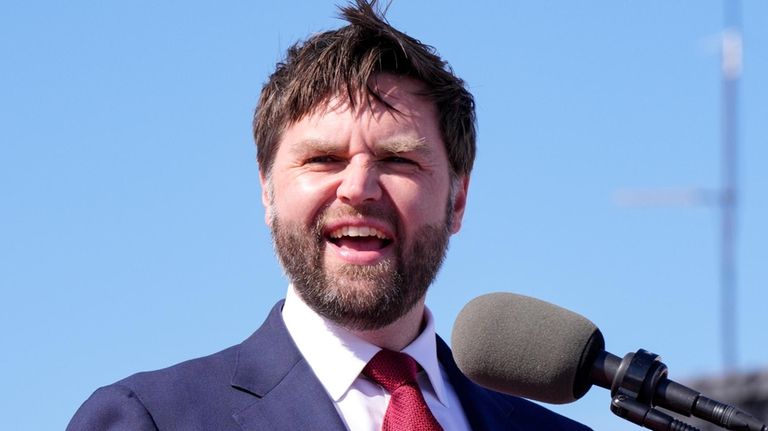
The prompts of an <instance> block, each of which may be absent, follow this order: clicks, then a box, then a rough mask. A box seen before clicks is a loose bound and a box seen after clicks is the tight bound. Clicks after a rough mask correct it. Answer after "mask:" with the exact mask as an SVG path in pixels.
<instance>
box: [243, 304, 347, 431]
mask: <svg viewBox="0 0 768 431" xmlns="http://www.w3.org/2000/svg"><path fill="white" fill-rule="evenodd" d="M282 307H283V301H280V302H279V303H278V304H277V305H275V307H274V308H273V309H272V311H271V312H270V314H269V317H267V320H266V321H265V322H264V324H263V325H262V326H261V327H260V328H259V329H258V330H257V331H256V332H255V333H254V334H253V335H251V336H250V337H249V338H248V339H247V340H245V341H244V342H243V343H242V344H241V345H240V351H239V352H238V358H237V363H236V365H235V373H234V375H233V377H232V386H234V387H235V388H237V389H239V390H243V391H246V392H250V393H251V394H253V395H255V396H256V397H257V398H256V401H255V402H254V403H253V404H251V405H250V406H249V407H247V408H245V409H243V410H241V411H238V412H236V413H234V414H233V417H234V418H235V420H236V421H237V423H239V424H240V426H241V427H242V428H243V430H246V431H252V430H254V431H255V430H265V429H269V430H297V429H323V430H345V429H346V426H345V425H344V422H343V421H342V420H341V417H340V416H339V414H338V413H337V412H336V407H335V406H334V405H333V402H332V401H331V399H330V398H329V397H328V394H327V392H326V391H325V388H323V386H322V384H321V383H320V381H319V380H318V379H317V377H316V376H315V374H314V372H312V369H311V368H310V367H309V365H308V364H307V362H306V361H305V360H304V358H303V357H302V356H301V353H299V350H298V349H297V348H296V345H295V344H294V343H293V340H292V339H291V337H290V335H289V333H288V330H287V329H286V327H285V323H284V322H283V318H282V316H281V310H282Z"/></svg>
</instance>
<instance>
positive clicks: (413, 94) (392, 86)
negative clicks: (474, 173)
mask: <svg viewBox="0 0 768 431" xmlns="http://www.w3.org/2000/svg"><path fill="white" fill-rule="evenodd" d="M369 88H370V90H371V91H372V92H374V93H375V94H376V96H378V97H376V96H374V95H372V94H369V93H368V92H360V93H358V94H355V95H349V94H347V93H344V92H339V93H336V94H335V95H333V96H332V97H330V98H328V99H326V100H324V101H322V102H320V103H319V104H318V105H317V106H315V107H314V108H313V109H312V110H311V111H310V112H309V113H307V114H306V115H304V116H303V117H301V118H299V119H298V120H297V121H294V122H292V123H290V124H288V125H287V127H286V129H285V130H284V133H283V136H282V137H281V139H280V141H281V144H283V143H286V142H292V141H294V139H292V138H296V135H297V134H310V135H311V134H317V135H321V134H323V133H332V134H338V135H341V134H342V133H344V132H347V131H349V130H348V129H354V128H357V129H361V130H364V131H365V132H368V133H370V134H371V135H377V134H387V135H396V134H411V135H413V134H417V135H420V136H418V137H417V138H420V139H421V138H424V139H428V140H429V141H432V143H434V144H437V143H439V144H441V146H442V138H441V134H440V130H439V127H438V116H437V108H436V106H435V103H434V102H433V101H432V100H431V99H430V98H429V97H427V96H426V95H425V90H426V88H425V86H424V84H422V83H421V82H419V81H417V80H415V79H412V78H408V77H402V76H395V75H390V74H379V75H376V76H374V77H373V78H371V80H370V81H369ZM421 135H423V136H421ZM372 137H374V136H372ZM318 138H319V136H318ZM281 146H282V145H281Z"/></svg>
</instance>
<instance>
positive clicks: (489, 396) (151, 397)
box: [67, 302, 589, 431]
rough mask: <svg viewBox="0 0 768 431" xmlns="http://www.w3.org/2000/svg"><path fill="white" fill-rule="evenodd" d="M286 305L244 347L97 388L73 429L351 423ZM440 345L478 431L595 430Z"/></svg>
mask: <svg viewBox="0 0 768 431" xmlns="http://www.w3.org/2000/svg"><path fill="white" fill-rule="evenodd" d="M281 309H282V302H280V303H278V304H277V305H275V307H274V308H273V309H272V311H271V313H270V314H269V317H268V318H267V320H266V321H265V322H264V324H263V325H262V326H261V327H260V328H259V329H258V330H257V331H256V332H255V333H254V334H253V335H251V336H250V337H249V338H248V339H247V340H245V341H244V342H243V343H241V344H239V345H237V346H233V347H230V348H228V349H226V350H223V351H221V352H218V353H215V354H213V355H210V356H206V357H203V358H198V359H193V360H190V361H187V362H182V363H180V364H178V365H174V366H172V367H170V368H165V369H162V370H158V371H151V372H144V373H138V374H135V375H133V376H131V377H128V378H126V379H124V380H121V381H119V382H117V383H114V384H112V385H109V386H105V387H103V388H100V389H98V390H97V391H96V392H94V394H93V395H92V396H91V397H90V398H89V399H88V400H87V401H86V402H85V403H83V405H82V406H81V407H80V409H79V410H78V411H77V413H75V416H74V417H73V418H72V421H71V422H70V423H69V426H68V427H67V430H68V431H85V430H94V431H95V430H99V431H101V430H114V431H117V430H126V431H127V430H131V431H135V430H163V431H166V430H185V431H189V430H206V431H210V430H217V431H219V430H237V431H255V430H270V431H274V430H344V429H346V428H345V425H344V422H343V421H342V419H341V417H339V415H338V413H337V412H336V408H335V407H334V405H333V402H332V400H331V399H330V398H329V397H328V395H327V393H326V392H325V389H324V388H323V386H322V385H321V384H320V381H319V380H318V379H317V377H316V376H315V374H314V373H313V372H312V370H311V369H310V367H309V365H308V364H307V362H306V361H305V360H304V357H302V356H301V354H300V353H299V351H298V349H297V348H296V346H295V345H294V343H293V340H292V339H291V337H290V335H289V334H288V330H287V329H286V327H285V324H284V323H283V319H282V315H281ZM437 349H438V351H437V354H438V358H439V360H440V363H441V364H442V366H443V367H444V369H445V370H446V372H447V374H448V376H449V378H450V382H451V385H453V388H454V390H455V391H456V393H457V394H458V396H459V399H460V400H461V404H462V407H463V408H464V413H465V414H466V416H467V419H468V420H469V423H470V424H471V426H472V429H473V430H514V431H524V430H548V431H549V430H569V431H571V430H573V431H587V430H589V428H587V427H585V426H583V425H581V424H578V423H576V422H574V421H572V420H570V419H567V418H565V417H563V416H560V415H558V414H556V413H553V412H551V411H549V410H547V409H545V408H543V407H541V406H539V405H537V404H534V403H532V402H530V401H527V400H524V399H521V398H517V397H512V396H508V395H503V394H500V393H497V392H493V391H489V390H487V389H484V388H481V387H480V386H477V385H475V384H474V383H472V382H471V381H469V380H468V379H467V378H466V377H465V376H464V375H463V374H462V373H461V372H460V371H459V369H458V368H457V367H456V364H455V362H454V361H453V357H452V355H451V351H450V349H449V348H448V346H447V345H446V344H445V343H444V342H443V341H442V340H440V339H439V338H438V346H437Z"/></svg>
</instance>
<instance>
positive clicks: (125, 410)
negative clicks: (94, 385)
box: [67, 346, 238, 431]
mask: <svg viewBox="0 0 768 431" xmlns="http://www.w3.org/2000/svg"><path fill="white" fill-rule="evenodd" d="M236 358H237V346H234V347H230V348H228V349H226V350H223V351H221V352H218V353H215V354H213V355H209V356H205V357H202V358H197V359H192V360H189V361H185V362H181V363H179V364H176V365H173V366H171V367H168V368H164V369H160V370H156V371H147V372H141V373H137V374H134V375H132V376H130V377H127V378H125V379H123V380H120V381H118V382H116V383H113V384H111V385H108V386H104V387H102V388H99V389H97V390H96V391H95V392H94V393H93V395H91V397H90V398H88V399H87V400H86V401H85V402H84V403H83V405H82V406H81V407H80V408H79V409H78V411H77V412H76V413H75V415H74V417H73V418H72V420H71V422H70V424H69V426H68V427H67V430H68V431H76V430H77V431H79V430H102V429H109V430H123V429H125V430H129V429H130V430H156V429H162V428H164V427H163V424H165V423H176V424H178V423H183V422H186V421H189V423H200V417H203V416H206V415H209V414H210V413H212V411H214V410H220V409H222V408H224V409H227V408H229V407H233V406H236V405H237V404H238V403H237V399H236V398H237V393H236V391H232V390H231V387H230V381H231V378H232V368H233V366H234V363H235V361H236ZM215 416H221V415H215ZM226 416H230V415H229V414H228V415H226ZM208 417H214V415H210V416H208ZM211 425H212V426H214V425H216V424H211ZM190 429H192V428H190ZM211 429H214V428H211Z"/></svg>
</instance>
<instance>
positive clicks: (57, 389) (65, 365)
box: [0, 0, 768, 430]
mask: <svg viewBox="0 0 768 431" xmlns="http://www.w3.org/2000/svg"><path fill="white" fill-rule="evenodd" d="M336 15H337V13H336V8H335V6H334V3H333V2H332V1H316V0H312V1H310V0H296V1H292V2H257V1H250V2H249V1H233V2H226V3H223V2H218V3H217V4H214V2H207V3H206V2H196V1H188V2H181V1H166V2H149V1H131V2H94V1H91V2H88V1H72V2H63V1H39V2H35V1H27V2H22V1H18V0H16V1H14V0H11V1H7V2H4V4H3V12H2V13H1V14H0V53H2V55H0V63H1V67H0V196H2V199H0V221H1V223H0V289H1V292H2V298H3V300H2V301H1V302H0V325H2V328H3V329H2V331H0V343H2V346H3V354H2V355H0V370H1V371H0V385H2V387H3V388H4V391H3V394H2V395H0V428H2V429H14V430H39V429H62V428H63V427H64V426H65V424H66V423H67V421H68V419H69V417H70V416H71V415H72V414H73V412H74V411H75V409H76V408H77V407H78V406H79V404H80V403H81V402H82V401H83V400H84V399H85V398H87V396H88V395H89V394H90V393H91V392H92V391H93V390H94V389H95V388H97V387H98V386H101V385H104V384H108V383H110V382H113V381H115V380H117V379H120V378H122V377H124V376H127V375H129V374H132V373H134V372H136V371H140V370H147V369H156V368H160V367H164V366H167V365H170V364H173V363H176V362H179V361H181V360H184V359H188V358H191V357H195V356H200V355H204V354H208V353H211V352H214V351H217V350H220V349H222V348H225V347H227V346H229V345H232V344H235V343H238V342H240V341H241V340H242V339H244V338H245V337H247V336H248V335H249V334H250V333H251V331H253V330H254V329H255V328H256V327H257V326H258V325H259V324H260V323H261V321H262V319H263V318H264V316H265V315H266V313H267V311H268V310H269V309H270V308H271V306H272V305H273V303H274V302H275V301H277V300H278V299H279V298H281V297H282V296H283V294H284V292H285V288H286V283H287V282H286V281H285V279H284V278H283V276H282V274H281V271H280V268H279V266H278V265H277V263H276V261H275V259H274V256H273V252H272V248H271V243H270V240H269V234H268V231H267V228H266V227H265V226H264V223H263V210H262V208H261V203H260V199H259V193H260V190H259V187H258V174H257V168H256V164H255V148H254V145H253V143H252V141H251V137H250V121H251V116H252V110H253V107H254V106H255V104H256V101H257V99H258V94H259V91H260V87H261V85H262V83H263V82H264V81H265V79H266V77H267V76H268V74H269V73H270V71H271V70H272V69H273V68H274V64H275V62H276V61H278V60H280V59H281V57H282V55H283V52H284V51H285V49H286V48H287V47H288V46H289V45H290V44H292V43H293V42H295V41H296V40H298V39H300V38H303V37H305V36H306V35H307V34H310V33H313V32H317V31H321V30H326V29H330V28H335V27H337V26H339V25H340V21H339V20H338V19H336V18H335V17H336ZM743 16H744V19H743V26H744V71H743V76H742V81H741V91H740V104H739V112H740V130H739V133H740V138H741V140H740V145H741V149H740V156H739V161H740V169H741V174H740V182H741V192H742V194H741V201H740V207H739V223H740V225H739V236H738V253H737V254H738V259H739V260H738V262H739V265H738V280H739V290H738V295H737V300H738V310H739V315H738V346H739V349H738V357H739V366H740V368H741V369H745V370H750V369H755V368H759V367H765V366H768V342H766V341H768V340H767V338H766V334H765V331H766V325H765V308H766V305H767V304H768V289H766V286H765V284H766V280H768V265H766V256H768V225H767V224H766V222H765V220H768V193H766V192H765V189H766V187H767V186H768V170H767V169H766V167H765V165H766V161H768V146H767V145H766V140H767V138H766V137H767V136H768V121H766V118H768V106H767V104H766V102H765V101H766V100H768V78H766V77H768V3H766V2H762V1H757V0H750V1H744V2H743ZM388 17H389V19H390V21H391V22H392V23H393V24H394V25H395V26H397V27H399V28H400V29H402V30H403V31H405V32H407V33H409V34H410V35H412V36H414V37H416V38H418V39H420V40H422V41H424V42H426V43H428V44H431V45H434V46H435V47H436V48H437V50H438V51H439V53H440V54H441V55H442V56H443V57H444V58H445V59H447V60H448V61H449V62H450V63H451V65H452V66H453V68H454V69H455V71H456V72H457V74H459V75H460V76H462V77H463V78H464V79H465V80H466V81H467V83H468V86H469V88H470V90H471V91H472V92H473V93H474V94H475V97H476V102H477V111H478V117H479V143H478V146H479V154H478V159H477V163H476V165H475V171H474V174H473V177H472V182H471V186H470V195H469V206H468V210H467V213H466V216H465V222H464V226H463V229H462V231H461V232H460V233H459V235H457V236H455V237H454V238H453V240H452V242H451V249H450V252H449V257H448V260H447V262H446V264H445V266H444V268H443V270H442V272H441V273H440V276H439V278H438V280H437V282H436V283H435V284H434V285H433V286H432V288H431V291H430V294H429V299H428V303H429V305H430V307H431V308H432V310H433V311H434V313H435V315H436V318H437V321H438V325H437V327H438V330H439V332H440V333H441V334H443V335H444V336H445V337H446V338H449V337H450V331H451V326H452V323H453V319H454V318H455V316H456V314H457V313H458V312H459V310H460V309H461V307H462V306H463V305H464V304H465V303H466V302H467V301H469V300H470V299H471V298H474V297H476V296H478V295H481V294H483V293H486V292H491V291H512V292H517V293H522V294H526V295H531V296H535V297H538V298H542V299H545V300H548V301H551V302H554V303H557V304H559V305H561V306H563V307H566V308H569V309H571V310H574V311H576V312H578V313H581V314H583V315H585V316H587V317H588V318H590V319H591V320H593V321H594V322H595V323H596V324H597V325H598V326H599V327H601V328H602V330H603V333H604V334H605V337H606V340H607V347H608V350H610V351H612V352H614V353H616V354H620V355H623V354H624V353H627V352H629V351H634V350H636V349H638V348H641V347H642V348H645V349H648V350H651V351H653V352H656V353H659V354H661V355H662V356H663V358H664V360H665V363H666V364H667V365H668V366H669V368H670V372H671V374H670V375H671V377H672V378H675V379H685V378H688V377H692V376H699V375H702V374H707V373H716V372H719V371H720V370H721V366H722V364H721V359H720V356H721V355H720V334H719V303H718V297H719V285H718V226H719V224H718V223H719V217H718V213H717V211H716V210H715V209H714V208H712V207H695V206H694V207H691V206H687V207H686V206H662V207H628V206H625V205H619V204H618V203H617V200H616V198H615V197H616V195H617V194H620V193H621V192H622V191H623V190H628V189H636V188H650V189H657V188H662V189H664V188H697V189H698V188H702V189H710V190H712V189H716V188H717V187H718V186H719V181H720V137H719V136H720V66H719V64H720V57H719V51H718V46H719V45H718V40H719V39H718V38H719V34H720V32H721V30H722V23H723V13H722V2H719V1H709V0H707V1H693V0H687V1H678V2H667V1H661V0H652V1H643V2H640V1H608V0H601V1H592V2H564V1H563V2H552V1H545V2H519V1H500V0H499V1H490V0H489V1H478V2H471V3H470V2H466V1H457V0H446V1H442V2H439V3H438V2H430V1H413V0H409V1H404V0H400V1H395V2H394V4H393V5H392V6H391V8H390V11H389V15H388ZM608 405H609V396H608V393H607V391H605V390H602V389H599V388H596V389H593V390H592V391H591V392H590V393H589V394H588V395H587V396H586V397H585V398H584V399H583V400H580V401H578V402H576V403H574V404H571V405H568V406H564V407H558V409H559V411H562V412H564V413H566V414H567V415H569V416H571V417H574V418H576V419H579V420H581V421H583V422H585V423H587V424H589V425H591V426H592V427H593V428H595V429H596V430H608V429H611V430H624V429H626V430H630V429H636V427H635V426H634V425H630V424H628V423H624V422H623V421H622V420H620V419H618V418H615V417H614V416H613V415H612V413H610V411H609V409H608Z"/></svg>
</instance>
